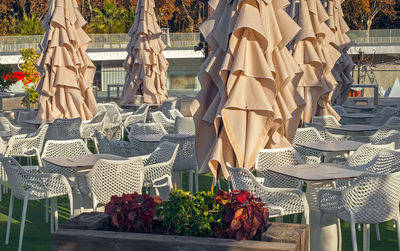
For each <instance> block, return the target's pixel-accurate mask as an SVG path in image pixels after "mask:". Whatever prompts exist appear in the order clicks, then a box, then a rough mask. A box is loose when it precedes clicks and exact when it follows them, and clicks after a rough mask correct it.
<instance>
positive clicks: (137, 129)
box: [128, 123, 168, 155]
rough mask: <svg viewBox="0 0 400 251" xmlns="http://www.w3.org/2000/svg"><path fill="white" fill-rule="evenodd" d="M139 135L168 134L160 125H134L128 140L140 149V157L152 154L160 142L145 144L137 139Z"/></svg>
mask: <svg viewBox="0 0 400 251" xmlns="http://www.w3.org/2000/svg"><path fill="white" fill-rule="evenodd" d="M139 134H163V135H165V134H168V132H167V131H166V130H165V129H164V127H163V126H162V125H161V124H159V123H134V124H132V126H131V129H130V131H129V135H128V139H129V142H131V144H132V145H134V146H136V147H137V149H139V155H145V154H149V153H151V152H152V151H153V150H154V149H156V147H157V145H158V141H151V142H143V141H139V140H138V139H136V138H135V135H139Z"/></svg>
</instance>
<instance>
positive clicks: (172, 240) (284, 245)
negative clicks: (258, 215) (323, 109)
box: [52, 213, 309, 251]
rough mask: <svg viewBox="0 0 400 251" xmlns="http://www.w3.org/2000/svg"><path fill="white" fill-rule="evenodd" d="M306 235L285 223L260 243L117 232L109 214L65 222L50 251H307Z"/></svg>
mask: <svg viewBox="0 0 400 251" xmlns="http://www.w3.org/2000/svg"><path fill="white" fill-rule="evenodd" d="M154 230H155V232H160V229H159V228H158V230H157V227H155V229H154ZM308 235H309V229H308V225H302V224H286V223H271V225H270V226H269V227H268V229H267V231H266V232H264V233H263V235H262V237H261V238H262V241H249V240H242V241H236V240H233V239H222V238H203V237H190V236H177V235H163V234H148V233H131V232H116V231H113V226H112V223H111V218H110V217H109V216H108V215H106V214H104V213H84V214H81V215H79V216H77V217H75V218H73V219H71V220H69V221H67V222H66V223H64V224H63V225H62V226H61V228H60V229H59V230H57V231H56V232H55V233H54V234H53V235H52V241H53V250H113V251H117V250H133V249H135V250H167V251H168V250H171V251H172V250H174V251H175V250H181V251H185V250H190V251H203V250H204V251H206V250H219V251H224V250H230V251H235V250H241V251H242V250H243V251H246V250H267V251H278V250H281V251H284V250H285V251H286V250H293V251H300V250H307V247H308Z"/></svg>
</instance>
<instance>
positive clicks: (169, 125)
mask: <svg viewBox="0 0 400 251" xmlns="http://www.w3.org/2000/svg"><path fill="white" fill-rule="evenodd" d="M150 114H151V117H152V118H153V120H154V122H156V123H159V124H161V125H163V127H164V128H165V130H167V132H169V133H174V132H175V130H174V124H175V120H172V119H169V118H167V117H166V116H165V115H164V114H163V113H162V112H160V111H156V112H152V113H150Z"/></svg>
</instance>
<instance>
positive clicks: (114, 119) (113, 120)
mask: <svg viewBox="0 0 400 251" xmlns="http://www.w3.org/2000/svg"><path fill="white" fill-rule="evenodd" d="M98 110H99V111H106V112H107V115H106V119H105V128H112V127H115V126H116V125H120V124H121V122H122V118H121V114H120V112H119V110H118V109H117V107H115V105H113V104H109V103H103V104H98Z"/></svg>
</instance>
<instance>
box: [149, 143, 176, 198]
mask: <svg viewBox="0 0 400 251" xmlns="http://www.w3.org/2000/svg"><path fill="white" fill-rule="evenodd" d="M178 148H179V145H177V144H174V143H171V142H166V141H164V142H161V143H160V144H159V145H158V147H157V148H156V149H155V150H154V151H153V152H152V153H151V154H148V155H144V156H141V158H142V161H143V164H144V182H143V186H144V187H145V188H146V189H147V190H148V188H154V189H155V192H156V194H157V195H159V194H160V192H159V188H160V187H165V186H167V187H168V188H169V190H171V189H172V188H173V187H172V167H173V165H174V162H175V158H176V155H177V152H178Z"/></svg>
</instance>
